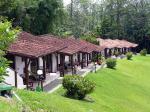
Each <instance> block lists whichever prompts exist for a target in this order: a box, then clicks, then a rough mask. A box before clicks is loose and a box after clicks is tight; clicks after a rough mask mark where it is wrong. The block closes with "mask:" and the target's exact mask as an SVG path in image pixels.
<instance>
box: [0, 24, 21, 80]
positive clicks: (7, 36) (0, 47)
mask: <svg viewBox="0 0 150 112" xmlns="http://www.w3.org/2000/svg"><path fill="white" fill-rule="evenodd" d="M18 32H19V30H17V29H13V28H12V24H11V22H8V21H0V82H2V81H3V80H4V76H6V75H7V73H6V69H7V68H8V67H9V63H10V62H9V61H8V60H7V59H6V58H5V57H4V56H5V51H6V50H7V48H8V47H9V45H10V44H11V43H12V42H13V41H14V40H15V38H16V36H17V34H18Z"/></svg>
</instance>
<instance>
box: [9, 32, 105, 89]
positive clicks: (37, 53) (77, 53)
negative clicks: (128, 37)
mask: <svg viewBox="0 0 150 112" xmlns="http://www.w3.org/2000/svg"><path fill="white" fill-rule="evenodd" d="M102 50H103V48H101V47H100V46H97V45H94V44H91V43H89V42H86V41H83V40H80V39H74V38H67V39H60V38H58V37H56V36H53V35H41V36H34V35H32V34H30V33H27V32H21V33H20V34H19V37H18V39H17V40H16V41H15V42H14V43H13V44H11V45H10V47H9V49H8V51H7V56H6V57H7V58H8V59H9V60H12V62H13V63H12V64H11V68H13V69H14V70H15V73H17V75H19V76H21V77H22V78H23V81H24V84H25V85H26V87H27V89H28V88H30V86H32V80H37V79H38V78H39V76H38V75H37V71H38V70H42V71H43V77H41V78H42V80H46V79H47V77H49V75H50V73H58V74H60V76H64V74H65V70H66V69H67V70H68V69H70V68H71V71H72V74H74V70H75V65H77V66H81V68H83V67H84V66H88V64H89V62H90V61H91V59H92V57H93V54H95V53H97V54H98V53H100V52H101V51H102ZM85 63H86V64H85ZM16 83H17V82H16ZM15 85H17V84H15Z"/></svg>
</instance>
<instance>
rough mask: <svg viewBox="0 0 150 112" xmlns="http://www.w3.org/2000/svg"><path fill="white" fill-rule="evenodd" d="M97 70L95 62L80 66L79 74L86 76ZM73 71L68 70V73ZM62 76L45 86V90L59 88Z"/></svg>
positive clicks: (49, 90)
mask: <svg viewBox="0 0 150 112" xmlns="http://www.w3.org/2000/svg"><path fill="white" fill-rule="evenodd" d="M101 67H102V66H100V65H96V69H97V70H98V69H100V68H101ZM94 71H95V66H94V65H93V63H91V64H89V66H88V67H85V68H84V69H81V68H78V69H77V75H81V76H85V75H86V74H88V73H89V72H94ZM70 74H71V72H68V73H67V74H66V75H70ZM62 79H63V78H62V77H59V78H56V79H55V80H53V81H51V82H50V83H49V84H47V85H45V86H44V91H45V92H49V93H51V92H53V91H54V90H55V89H57V88H59V87H60V86H61V84H62Z"/></svg>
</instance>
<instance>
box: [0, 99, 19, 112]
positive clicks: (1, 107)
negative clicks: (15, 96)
mask: <svg viewBox="0 0 150 112" xmlns="http://www.w3.org/2000/svg"><path fill="white" fill-rule="evenodd" d="M20 107H21V106H20V104H19V103H17V102H16V101H14V100H8V99H5V98H2V97H0V112H21V108H20Z"/></svg>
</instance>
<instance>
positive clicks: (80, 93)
mask: <svg viewBox="0 0 150 112" xmlns="http://www.w3.org/2000/svg"><path fill="white" fill-rule="evenodd" d="M63 87H64V89H66V90H67V91H66V95H67V96H69V97H73V98H78V99H79V100H81V99H84V98H85V96H86V95H87V94H89V93H91V92H92V91H93V90H94V88H95V84H94V83H92V82H90V81H89V80H87V79H85V78H83V77H81V76H65V77H64V79H63Z"/></svg>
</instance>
